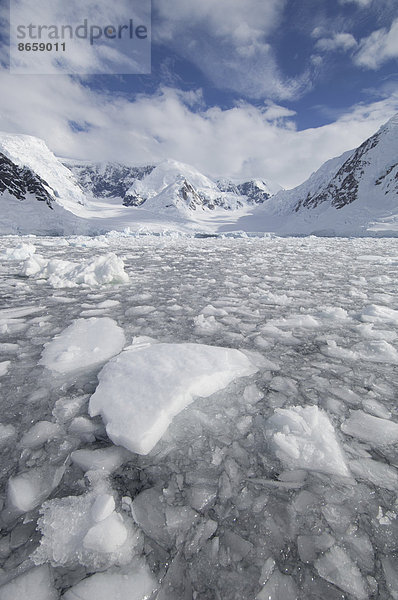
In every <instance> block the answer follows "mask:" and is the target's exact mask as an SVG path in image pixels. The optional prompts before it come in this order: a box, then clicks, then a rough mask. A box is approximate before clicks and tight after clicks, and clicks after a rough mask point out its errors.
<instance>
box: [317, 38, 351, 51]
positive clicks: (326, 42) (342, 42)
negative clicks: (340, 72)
mask: <svg viewBox="0 0 398 600" xmlns="http://www.w3.org/2000/svg"><path fill="white" fill-rule="evenodd" d="M356 46H357V41H356V39H355V38H354V36H353V35H351V33H335V34H334V35H333V37H329V38H321V39H318V41H317V42H316V44H315V48H316V49H317V50H323V51H326V52H333V51H336V50H342V51H347V50H351V49H352V48H355V47H356Z"/></svg>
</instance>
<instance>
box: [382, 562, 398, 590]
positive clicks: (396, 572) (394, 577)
mask: <svg viewBox="0 0 398 600" xmlns="http://www.w3.org/2000/svg"><path fill="white" fill-rule="evenodd" d="M381 564H382V565H383V571H384V575H385V578H386V584H387V588H388V591H389V592H390V594H391V597H392V598H393V599H394V600H398V560H397V559H396V558H389V557H387V556H384V557H383V558H382V559H381Z"/></svg>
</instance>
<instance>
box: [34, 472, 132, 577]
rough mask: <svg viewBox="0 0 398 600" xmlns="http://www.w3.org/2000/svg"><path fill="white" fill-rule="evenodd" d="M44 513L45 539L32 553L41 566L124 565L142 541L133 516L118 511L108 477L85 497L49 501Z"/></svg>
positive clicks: (41, 521)
mask: <svg viewBox="0 0 398 600" xmlns="http://www.w3.org/2000/svg"><path fill="white" fill-rule="evenodd" d="M40 512H41V515H42V516H41V517H40V518H39V520H38V527H39V528H40V531H41V533H42V538H41V540H40V545H39V546H38V548H36V550H35V552H34V553H33V555H32V559H33V561H34V562H35V564H37V565H40V564H44V563H46V562H50V563H51V564H52V565H53V566H63V567H69V568H71V567H77V566H78V565H85V566H86V567H88V568H90V569H94V570H99V569H104V568H109V567H111V566H113V565H124V564H128V563H129V562H130V561H131V559H132V557H133V556H134V554H135V553H136V547H138V546H139V544H140V534H139V532H138V531H137V530H136V528H135V526H134V524H133V522H132V519H131V517H128V516H127V515H126V514H124V513H121V512H118V511H117V510H116V505H115V499H114V496H113V494H112V492H111V490H110V489H109V487H108V485H107V484H106V482H105V480H101V479H100V480H98V481H97V482H96V484H95V485H93V489H91V490H90V491H88V492H86V493H84V494H83V495H81V496H68V497H65V498H59V499H58V498H57V499H54V500H48V501H47V502H45V503H44V504H43V505H42V507H41V509H40Z"/></svg>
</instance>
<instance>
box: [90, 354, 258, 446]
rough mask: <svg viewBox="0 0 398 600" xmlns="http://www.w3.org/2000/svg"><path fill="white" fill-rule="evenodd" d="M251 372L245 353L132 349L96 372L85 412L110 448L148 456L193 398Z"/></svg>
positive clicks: (213, 390)
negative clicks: (100, 425)
mask: <svg viewBox="0 0 398 600" xmlns="http://www.w3.org/2000/svg"><path fill="white" fill-rule="evenodd" d="M256 371H257V367H256V366H254V364H253V362H252V361H251V360H250V359H249V358H248V357H247V356H246V355H245V354H243V353H242V352H240V351H239V350H233V349H231V348H218V347H214V346H206V345H204V344H189V343H188V344H167V343H160V344H150V345H145V344H144V345H140V344H137V345H136V347H134V346H132V347H130V349H127V350H125V351H124V352H122V353H121V354H120V355H119V356H117V357H115V358H114V359H112V360H111V361H110V362H109V363H107V364H106V365H105V367H104V368H103V369H102V371H101V372H100V374H99V375H98V380H99V385H98V387H97V389H96V391H95V393H94V394H93V395H92V396H91V399H90V404H89V412H90V415H91V416H92V417H93V416H95V415H101V416H102V418H103V420H104V422H105V424H106V431H107V433H108V436H109V437H110V439H111V440H112V441H113V442H114V443H115V444H119V445H121V446H124V447H125V448H127V449H128V450H131V451H132V452H137V453H139V454H148V453H149V452H150V451H151V450H152V448H153V447H154V446H155V445H156V443H157V442H158V441H159V440H160V438H161V437H162V435H163V434H164V433H165V431H166V430H167V428H168V426H169V425H170V423H171V421H172V419H173V417H175V416H176V415H177V414H178V413H179V412H180V411H182V410H183V409H184V408H185V407H186V406H188V405H189V404H190V403H191V402H192V401H193V399H194V397H195V396H199V397H202V398H207V397H208V396H210V395H212V394H214V393H215V392H217V391H219V390H221V389H223V388H224V387H226V386H227V385H228V384H229V383H231V381H233V380H234V379H236V378H238V377H244V376H247V375H252V374H253V373H255V372H256Z"/></svg>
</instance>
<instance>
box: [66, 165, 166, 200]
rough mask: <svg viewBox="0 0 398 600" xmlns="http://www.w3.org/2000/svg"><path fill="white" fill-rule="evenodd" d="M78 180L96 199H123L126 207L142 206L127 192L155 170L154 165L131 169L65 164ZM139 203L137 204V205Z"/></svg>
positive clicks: (113, 166) (122, 166) (123, 166)
mask: <svg viewBox="0 0 398 600" xmlns="http://www.w3.org/2000/svg"><path fill="white" fill-rule="evenodd" d="M65 166H67V167H68V169H70V170H71V171H72V173H73V174H74V175H75V177H76V178H77V180H78V182H79V184H80V186H81V187H82V188H83V190H84V191H85V192H86V193H87V194H89V195H91V196H94V197H95V198H123V204H124V205H125V206H140V204H143V202H144V201H141V202H139V198H138V197H137V198H136V199H135V198H134V197H133V196H132V195H131V194H129V195H128V196H126V193H127V191H128V190H129V189H130V188H131V186H132V185H133V183H134V181H135V180H136V179H138V180H141V179H143V178H144V177H145V176H146V175H149V173H151V172H152V171H153V169H154V168H155V167H154V166H153V165H147V166H145V167H129V166H127V165H119V164H111V163H110V164H106V165H104V167H101V165H96V164H93V165H80V164H76V165H70V164H67V163H66V164H65ZM135 202H137V203H135Z"/></svg>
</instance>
